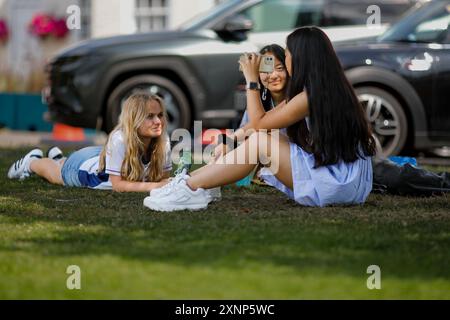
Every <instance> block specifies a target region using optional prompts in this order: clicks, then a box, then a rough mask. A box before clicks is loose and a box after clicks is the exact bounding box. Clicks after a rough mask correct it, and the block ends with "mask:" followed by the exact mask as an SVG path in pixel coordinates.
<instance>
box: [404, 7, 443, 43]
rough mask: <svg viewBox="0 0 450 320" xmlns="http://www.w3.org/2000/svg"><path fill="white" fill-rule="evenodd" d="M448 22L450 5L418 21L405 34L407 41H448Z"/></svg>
mask: <svg viewBox="0 0 450 320" xmlns="http://www.w3.org/2000/svg"><path fill="white" fill-rule="evenodd" d="M449 24H450V5H448V6H447V7H446V10H443V11H441V12H439V13H438V14H436V15H434V16H432V17H430V18H429V19H427V20H424V21H422V22H421V23H419V24H418V25H417V26H416V27H415V28H414V30H413V31H412V32H411V33H409V34H408V35H407V39H408V40H409V41H414V42H438V43H442V42H446V41H448V27H449Z"/></svg>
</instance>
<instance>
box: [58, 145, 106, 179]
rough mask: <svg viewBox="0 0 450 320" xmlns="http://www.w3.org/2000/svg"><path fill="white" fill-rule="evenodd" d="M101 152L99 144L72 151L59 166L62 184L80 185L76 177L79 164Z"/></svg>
mask: <svg viewBox="0 0 450 320" xmlns="http://www.w3.org/2000/svg"><path fill="white" fill-rule="evenodd" d="M101 152H102V147H101V146H94V147H86V148H83V149H80V150H77V151H75V152H74V153H72V154H71V155H70V156H69V157H68V158H67V159H66V161H65V162H64V164H63V166H62V168H61V176H62V179H63V182H64V185H65V186H67V187H82V184H81V183H80V179H78V171H79V169H80V167H81V165H82V164H83V163H84V162H85V161H86V160H89V159H91V158H93V157H96V156H98V155H99V154H100V153H101Z"/></svg>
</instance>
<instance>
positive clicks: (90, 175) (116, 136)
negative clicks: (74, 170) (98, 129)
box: [78, 130, 172, 190]
mask: <svg viewBox="0 0 450 320" xmlns="http://www.w3.org/2000/svg"><path fill="white" fill-rule="evenodd" d="M165 150H166V151H165V152H166V155H165V161H164V165H163V171H171V170H172V161H171V157H170V155H171V151H170V140H169V137H166V148H165ZM125 151H126V145H125V140H124V138H123V133H122V131H120V130H118V131H116V132H114V133H113V134H112V136H111V137H110V139H109V142H108V145H107V147H106V158H105V171H104V172H98V165H99V160H100V156H95V157H93V158H90V159H88V160H86V161H85V162H83V164H82V165H81V166H80V169H79V171H78V172H79V174H78V177H79V179H80V182H81V184H82V185H83V186H85V187H88V188H91V189H107V190H111V189H112V184H111V180H110V179H109V175H114V176H120V172H121V168H122V162H123V160H124V159H125ZM141 162H142V160H141ZM142 166H143V168H144V171H143V175H142V177H141V180H142V181H145V178H146V177H147V173H148V170H149V168H150V162H149V163H147V164H144V163H142Z"/></svg>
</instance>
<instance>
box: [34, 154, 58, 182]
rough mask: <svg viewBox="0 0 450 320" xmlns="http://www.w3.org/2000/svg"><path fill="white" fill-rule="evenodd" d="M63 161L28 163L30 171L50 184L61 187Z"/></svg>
mask: <svg viewBox="0 0 450 320" xmlns="http://www.w3.org/2000/svg"><path fill="white" fill-rule="evenodd" d="M64 160H65V159H63V160H60V161H55V160H52V159H49V158H43V159H36V160H34V161H32V162H31V163H30V169H31V171H33V172H34V173H36V174H37V175H38V176H40V177H42V178H44V179H46V180H47V181H48V182H50V183H52V184H58V185H63V184H64V183H63V180H62V176H61V168H62V165H63V163H64Z"/></svg>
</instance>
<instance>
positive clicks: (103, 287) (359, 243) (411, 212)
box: [0, 149, 450, 299]
mask: <svg viewBox="0 0 450 320" xmlns="http://www.w3.org/2000/svg"><path fill="white" fill-rule="evenodd" d="M24 151H26V150H24V149H20V150H9V149H8V150H7V149H1V150H0V298H3V299H11V298H12V299H15V298H19V299H23V298H31V299H41V298H50V299H53V298H58V299H60V298H62V299H66V298H67V299H91V298H94V299H97V298H99V299H104V298H105V299H115V298H123V299H316V298H318V299H328V298H331V299H335V298H339V299H340V298H342V299H352V298H362V299H390V298H400V299H410V298H411V299H434V298H436V299H450V195H448V196H442V197H434V198H426V199H419V198H404V197H393V196H381V195H371V196H370V198H369V199H368V201H367V203H366V204H365V205H363V206H354V207H328V208H304V207H301V206H299V205H297V204H296V203H295V202H293V201H291V200H288V199H287V198H286V197H285V196H284V195H283V194H281V193H279V192H278V191H276V190H273V189H270V188H267V187H260V186H252V187H251V188H238V187H226V188H224V189H223V200H222V201H220V202H218V203H215V204H212V205H210V206H209V208H208V209H207V210H205V211H198V212H178V213H156V212H152V211H150V210H148V209H146V208H144V207H143V205H142V201H143V199H144V197H145V194H118V193H113V192H108V191H93V190H85V189H69V188H63V187H57V186H51V185H50V184H47V183H45V182H44V181H43V180H41V179H39V178H37V177H33V178H31V179H29V180H26V181H24V182H19V181H10V180H8V179H7V178H6V172H7V170H8V167H9V165H10V164H11V163H12V162H13V160H15V159H16V158H18V157H19V156H21V155H22V154H23V153H24ZM441 169H443V168H441ZM444 169H445V168H444ZM447 170H449V169H448V168H447ZM69 265H78V266H79V267H80V268H81V285H82V288H81V290H68V289H67V287H66V279H67V277H68V275H67V274H66V268H67V267H68V266H69ZM369 265H378V266H379V267H380V268H381V286H382V287H381V290H369V289H368V288H367V286H366V281H367V278H368V277H369V276H370V275H369V274H367V272H366V270H367V267H368V266H369Z"/></svg>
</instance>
